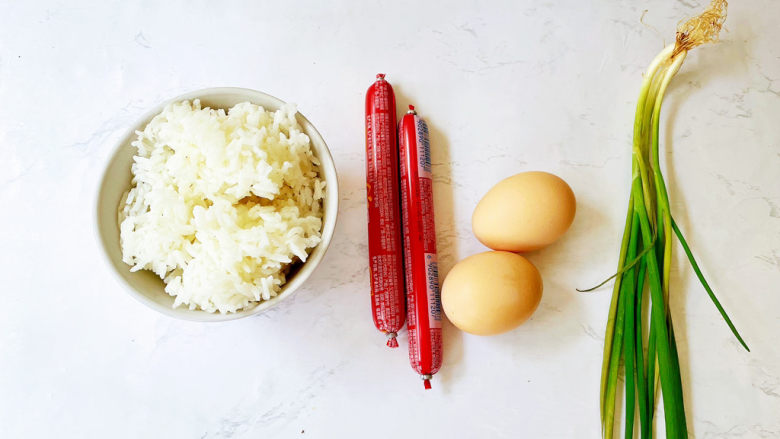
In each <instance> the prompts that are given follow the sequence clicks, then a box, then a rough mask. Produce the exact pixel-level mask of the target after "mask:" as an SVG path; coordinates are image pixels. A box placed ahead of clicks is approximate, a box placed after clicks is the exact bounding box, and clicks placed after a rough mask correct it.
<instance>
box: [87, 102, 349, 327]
mask: <svg viewBox="0 0 780 439" xmlns="http://www.w3.org/2000/svg"><path fill="white" fill-rule="evenodd" d="M216 94H239V95H244V96H245V97H246V100H247V101H249V102H253V97H258V96H260V97H263V98H265V99H268V100H270V101H272V102H275V103H276V104H277V105H279V106H281V105H284V104H286V102H285V101H283V100H281V99H279V98H277V97H276V96H273V95H270V94H268V93H265V92H261V91H258V90H254V89H250V88H243V87H208V88H202V89H197V90H193V91H189V92H186V93H183V94H180V95H178V96H176V97H173V98H169V99H165V100H163V101H162V102H160V103H158V104H155V105H153V106H152V107H151V108H150V109H149V110H148V111H145V112H144V113H143V114H142V115H141V116H139V117H138V118H137V119H135V120H134V121H133V122H132V123H131V124H130V126H129V127H128V128H127V129H126V130H124V131H122V132H121V133H122V134H121V135H120V136H119V137H118V139H117V140H116V141H115V142H114V144H113V147H112V149H111V152H110V153H109V154H108V155H107V157H106V158H105V160H104V161H103V162H102V163H101V166H102V171H101V172H100V173H99V180H98V183H97V187H96V190H95V192H94V195H93V200H92V201H93V202H92V212H93V224H92V226H93V227H92V229H93V237H94V238H95V239H96V240H97V244H98V247H100V254H101V255H102V256H103V257H102V258H100V259H102V260H103V264H104V265H105V266H107V267H106V268H108V270H109V271H110V272H111V275H112V276H113V278H114V279H115V281H118V283H119V284H120V285H121V286H122V287H123V289H124V290H125V291H126V293H127V294H129V295H130V296H131V297H133V298H134V299H135V300H137V301H139V302H141V303H143V304H144V305H146V306H147V307H149V308H151V309H153V310H155V311H157V312H159V313H161V314H163V315H166V316H168V317H172V318H176V319H179V320H187V321H195V322H224V321H230V320H237V319H241V318H244V317H249V316H253V315H257V314H260V313H262V312H264V311H266V310H268V309H270V308H272V307H274V306H276V305H278V304H279V303H281V302H282V301H284V300H285V299H287V298H289V297H291V296H293V295H294V294H295V292H296V291H297V290H298V289H299V288H300V287H301V286H302V285H303V284H304V283H305V282H306V280H308V279H309V277H310V276H311V275H312V273H314V271H315V270H316V269H317V268H318V267H319V266H320V264H321V262H322V260H323V259H324V258H325V254H326V252H327V250H328V248H329V247H330V243H331V241H332V238H333V234H334V232H335V229H336V223H337V221H338V208H339V201H340V200H339V198H340V197H339V184H338V183H339V182H338V172H337V170H336V164H335V162H334V160H333V155H332V154H331V152H330V148H329V147H328V144H327V142H325V139H324V138H323V137H322V135H321V134H320V132H319V131H318V130H317V128H316V127H315V126H314V124H313V123H311V121H309V119H307V118H306V116H305V115H304V114H303V113H301V112H300V111H298V112H297V117H298V122H299V124H300V123H301V122H303V123H302V124H303V125H306V127H305V129H304V131H305V132H306V134H307V135H309V133H313V134H314V135H316V136H317V137H318V138H319V140H320V141H321V142H322V145H323V146H324V149H323V151H322V152H323V154H322V155H321V156H319V158H320V162H321V163H320V166H321V167H322V168H330V171H331V172H332V174H333V178H332V180H333V181H330V180H327V184H328V186H327V189H326V191H328V192H331V191H332V196H333V197H334V198H335V201H333V202H332V203H333V207H332V209H329V210H326V211H325V215H324V216H323V221H322V231H321V241H320V243H319V244H317V246H316V247H315V248H314V250H313V251H312V252H311V253H310V254H309V258H308V259H307V260H306V262H304V263H303V264H302V265H301V266H300V269H299V271H298V272H297V273H296V275H295V276H293V278H292V279H290V280H288V281H287V282H285V284H284V285H283V290H282V292H281V293H279V294H278V295H277V296H274V297H272V298H271V299H269V300H265V301H262V302H260V303H259V304H257V305H255V306H253V307H251V308H247V309H243V310H239V311H237V312H233V313H228V314H223V313H220V312H213V313H210V312H208V311H203V310H201V309H195V310H190V309H187V308H184V309H181V308H173V307H167V306H164V305H162V304H159V303H157V302H155V301H153V300H152V299H150V298H149V297H147V296H146V295H145V294H143V293H141V292H140V291H138V289H137V288H136V287H134V286H133V285H132V284H131V283H130V282H128V281H127V279H125V278H124V277H122V276H121V275H120V274H119V273H118V271H117V268H116V267H115V266H114V265H113V263H112V261H111V257H110V256H109V250H108V248H107V243H106V241H105V239H104V237H103V234H102V233H101V230H100V226H101V219H100V218H101V215H100V200H101V195H102V192H103V186H104V183H105V182H106V179H107V177H108V174H109V172H108V171H109V168H110V164H111V162H112V161H113V160H114V158H115V157H116V155H117V153H118V152H119V149H120V148H121V147H122V146H123V145H124V144H125V143H126V142H127V140H128V139H129V138H130V137H132V136H133V135H134V134H135V131H136V130H138V129H139V128H140V129H142V128H143V127H142V125H144V124H146V123H148V121H150V120H151V119H152V118H153V117H154V116H156V115H157V114H159V113H160V112H161V111H162V110H163V109H164V108H165V107H166V106H167V105H169V104H171V103H174V102H179V101H183V100H194V99H201V98H203V97H205V98H207V96H208V95H216ZM225 110H227V109H225ZM310 137H311V136H310ZM321 172H322V173H323V174H324V173H325V171H324V170H323V171H321ZM326 193H327V192H326ZM323 207H325V205H324V203H323ZM117 227H118V224H117ZM315 253H317V255H316V257H315V258H313V257H312V256H314V254H315ZM310 263H313V265H308V266H309V267H311V268H309V269H307V270H306V271H304V268H305V267H306V266H307V264H310ZM129 268H130V267H129V266H128V270H129ZM161 281H162V280H161ZM182 311H185V312H182Z"/></svg>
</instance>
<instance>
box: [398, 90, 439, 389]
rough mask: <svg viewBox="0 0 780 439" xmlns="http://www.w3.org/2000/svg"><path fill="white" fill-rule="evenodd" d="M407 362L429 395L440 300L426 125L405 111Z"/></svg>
mask: <svg viewBox="0 0 780 439" xmlns="http://www.w3.org/2000/svg"><path fill="white" fill-rule="evenodd" d="M398 149H399V154H400V162H401V212H402V216H403V237H404V265H405V267H406V300H407V304H406V308H407V328H408V330H409V361H410V362H411V365H412V368H413V369H414V370H415V371H416V372H417V373H419V374H420V376H421V377H422V379H423V383H424V384H425V388H426V389H429V388H430V386H431V384H430V379H431V378H432V376H433V374H435V373H436V372H438V371H439V368H440V367H441V361H442V332H441V295H440V293H439V267H438V261H437V258H436V230H435V226H434V217H433V180H432V179H431V149H430V142H429V139H428V125H427V124H426V123H425V121H424V120H423V119H421V118H420V117H419V116H417V114H416V113H415V111H414V107H413V106H411V105H410V106H409V112H408V113H407V114H406V115H404V117H403V118H402V119H401V123H400V124H399V127H398Z"/></svg>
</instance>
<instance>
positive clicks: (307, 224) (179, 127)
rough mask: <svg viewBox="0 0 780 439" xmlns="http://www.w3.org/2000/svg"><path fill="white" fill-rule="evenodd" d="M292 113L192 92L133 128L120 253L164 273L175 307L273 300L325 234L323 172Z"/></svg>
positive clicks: (236, 306) (222, 307) (135, 264)
mask: <svg viewBox="0 0 780 439" xmlns="http://www.w3.org/2000/svg"><path fill="white" fill-rule="evenodd" d="M295 113H296V109H295V106H292V105H287V106H285V107H283V108H282V109H280V110H279V111H276V112H272V111H265V110H264V109H263V108H262V107H259V106H257V105H253V104H250V103H248V102H247V103H241V104H238V105H236V106H234V107H233V108H231V109H230V110H228V112H227V113H225V111H224V110H213V109H210V108H201V106H200V102H199V101H198V100H194V101H192V102H189V101H184V102H178V103H174V104H171V105H168V106H167V107H165V109H164V110H163V112H162V113H160V114H158V115H157V116H155V118H154V119H152V121H151V122H149V124H148V125H147V126H146V127H145V128H144V130H143V131H137V132H136V134H137V135H138V138H137V139H136V140H135V141H134V142H133V146H134V147H135V148H137V153H136V155H135V156H134V157H133V160H134V163H133V165H132V173H133V180H132V187H131V189H130V190H129V191H128V192H127V194H125V197H124V199H123V200H122V202H121V203H120V206H119V221H120V235H121V238H120V240H121V246H122V257H123V260H124V261H125V262H126V263H127V264H129V265H131V266H132V268H131V271H138V270H151V271H153V272H154V273H156V274H157V275H158V276H160V278H162V279H163V280H164V282H165V284H166V286H165V291H166V292H167V293H168V294H170V295H171V296H175V298H176V299H175V301H174V305H173V306H174V307H178V306H182V305H183V306H187V307H189V308H190V309H202V310H204V311H208V312H214V311H219V312H222V313H227V312H235V311H237V310H240V309H242V308H244V307H246V306H248V305H251V304H254V303H256V302H259V301H263V300H268V299H270V298H272V297H274V296H276V295H277V294H278V293H279V290H280V288H281V286H282V285H283V284H284V283H285V274H286V272H287V271H288V270H289V268H290V266H291V264H293V263H294V262H296V261H305V260H306V258H307V256H308V253H307V251H308V250H309V249H311V248H313V247H314V246H316V245H317V244H318V243H319V242H320V231H321V229H322V197H323V194H324V189H325V182H324V181H322V180H321V179H320V178H319V172H318V169H319V161H318V160H317V157H315V156H314V155H313V154H312V151H311V148H310V146H309V138H308V136H306V134H304V133H303V132H302V131H301V127H300V126H299V125H298V123H297V122H296V120H295Z"/></svg>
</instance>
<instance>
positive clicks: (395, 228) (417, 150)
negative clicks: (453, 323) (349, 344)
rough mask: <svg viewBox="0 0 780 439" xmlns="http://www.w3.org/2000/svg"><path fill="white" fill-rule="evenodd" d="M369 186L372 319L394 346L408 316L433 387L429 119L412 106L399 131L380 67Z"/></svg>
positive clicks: (413, 355)
mask: <svg viewBox="0 0 780 439" xmlns="http://www.w3.org/2000/svg"><path fill="white" fill-rule="evenodd" d="M399 174H400V175H399ZM399 187H400V191H399ZM366 188H367V198H368V254H369V265H370V266H369V269H370V274H371V307H372V311H373V318H374V325H375V326H376V328H377V329H378V330H380V331H381V332H383V333H385V334H386V335H387V346H389V347H391V348H395V347H398V341H397V340H396V336H397V334H398V331H399V330H401V328H402V327H403V325H404V321H405V320H406V321H407V330H408V333H409V361H410V362H411V365H412V368H413V369H414V370H415V371H416V372H417V373H419V374H420V376H421V378H422V379H423V384H424V385H425V388H426V389H430V388H431V383H430V380H431V378H432V377H433V374H435V373H436V372H438V370H439V368H440V367H441V360H442V333H441V296H440V293H439V273H438V263H437V259H436V232H435V228H434V220H433V181H432V179H431V153H430V142H429V139H428V125H427V124H426V123H425V121H424V120H423V119H421V118H420V117H419V116H417V113H416V112H415V111H414V107H413V106H411V105H410V106H409V111H408V112H407V113H406V114H405V115H404V116H403V118H402V119H401V123H400V124H399V125H398V131H397V133H396V109H395V95H394V94H393V87H391V86H390V84H389V83H388V82H387V81H386V80H385V75H384V74H381V73H380V74H378V75H377V79H376V82H374V84H372V85H371V87H369V88H368V92H367V94H366Z"/></svg>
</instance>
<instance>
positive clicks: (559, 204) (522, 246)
mask: <svg viewBox="0 0 780 439" xmlns="http://www.w3.org/2000/svg"><path fill="white" fill-rule="evenodd" d="M576 210H577V202H576V200H575V199H574V192H572V190H571V188H570V187H569V185H568V184H566V182H565V181H563V180H562V179H561V178H560V177H557V176H555V175H553V174H550V173H547V172H523V173H521V174H517V175H514V176H512V177H509V178H507V179H505V180H502V181H500V182H498V184H496V185H495V186H493V187H492V188H491V189H490V190H489V191H488V192H487V194H485V196H484V197H482V200H480V201H479V203H478V204H477V207H476V208H475V209H474V215H473V216H472V217H471V227H472V229H473V230H474V234H475V235H476V236H477V239H479V240H480V241H481V242H482V243H483V244H485V245H486V246H488V247H490V248H492V249H494V250H507V251H513V252H524V251H532V250H537V249H539V248H542V247H544V246H547V245H549V244H552V243H553V242H554V241H555V240H556V239H558V238H560V237H561V235H563V233H564V232H566V230H567V229H568V228H569V226H570V225H571V223H572V221H574V213H575V211H576Z"/></svg>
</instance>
